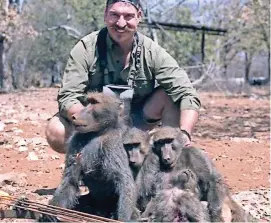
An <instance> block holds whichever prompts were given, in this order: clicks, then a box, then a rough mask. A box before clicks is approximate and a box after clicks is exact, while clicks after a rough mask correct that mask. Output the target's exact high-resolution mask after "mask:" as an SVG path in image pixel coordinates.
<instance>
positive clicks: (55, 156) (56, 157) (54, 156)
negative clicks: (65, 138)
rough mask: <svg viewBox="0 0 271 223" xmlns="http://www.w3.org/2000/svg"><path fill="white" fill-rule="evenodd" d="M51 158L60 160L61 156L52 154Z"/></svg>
mask: <svg viewBox="0 0 271 223" xmlns="http://www.w3.org/2000/svg"><path fill="white" fill-rule="evenodd" d="M51 159H52V160H59V159H60V157H59V156H58V155H52V156H51Z"/></svg>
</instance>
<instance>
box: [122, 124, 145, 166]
mask: <svg viewBox="0 0 271 223" xmlns="http://www.w3.org/2000/svg"><path fill="white" fill-rule="evenodd" d="M123 145H124V148H125V150H126V152H127V154H128V158H129V163H130V166H131V167H133V168H140V167H141V166H142V164H143V162H144V160H145V158H146V155H147V154H148V152H149V137H148V134H147V133H146V132H144V131H142V130H140V129H137V128H131V129H129V130H128V131H127V132H126V133H125V134H124V136H123Z"/></svg>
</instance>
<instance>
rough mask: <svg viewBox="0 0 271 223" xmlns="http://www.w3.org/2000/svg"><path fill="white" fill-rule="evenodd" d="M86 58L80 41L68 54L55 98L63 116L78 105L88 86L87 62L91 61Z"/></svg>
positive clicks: (85, 50) (84, 49) (86, 54)
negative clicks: (60, 84) (73, 106)
mask: <svg viewBox="0 0 271 223" xmlns="http://www.w3.org/2000/svg"><path fill="white" fill-rule="evenodd" d="M88 56H89V55H88V53H87V49H86V47H85V45H84V43H83V41H82V40H81V41H79V42H78V43H77V44H76V45H75V46H74V48H73V49H72V50H71V52H70V56H69V59H68V62H67V65H66V67H65V70H64V74H63V80H62V86H61V88H60V89H59V92H58V96H57V101H58V105H59V111H60V113H61V114H62V115H64V116H66V115H67V110H68V109H69V108H70V107H71V106H72V105H74V104H77V103H80V98H83V97H84V94H85V90H86V87H87V85H88V70H89V65H88V64H89V62H88V61H89V60H90V59H91V58H88ZM92 59H93V58H92Z"/></svg>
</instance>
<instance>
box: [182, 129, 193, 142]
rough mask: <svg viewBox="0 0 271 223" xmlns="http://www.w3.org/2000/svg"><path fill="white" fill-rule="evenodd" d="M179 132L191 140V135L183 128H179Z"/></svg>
mask: <svg viewBox="0 0 271 223" xmlns="http://www.w3.org/2000/svg"><path fill="white" fill-rule="evenodd" d="M181 132H182V133H184V134H185V135H187V137H188V139H189V140H190V142H191V135H190V134H189V133H188V132H187V131H186V130H184V129H181Z"/></svg>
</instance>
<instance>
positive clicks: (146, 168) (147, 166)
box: [136, 127, 183, 212]
mask: <svg viewBox="0 0 271 223" xmlns="http://www.w3.org/2000/svg"><path fill="white" fill-rule="evenodd" d="M158 129H159V130H154V131H152V132H150V135H151V141H152V143H151V145H150V148H151V149H150V151H149V153H148V155H147V157H146V159H145V160H144V162H143V164H142V167H141V169H140V170H139V172H138V176H137V178H136V185H137V191H138V193H137V207H138V209H139V210H140V211H141V212H144V210H145V209H146V206H147V204H148V203H149V202H150V200H151V198H153V197H154V196H155V195H156V191H157V190H160V189H161V188H162V187H163V182H161V179H165V178H166V176H167V175H169V173H170V172H171V170H172V169H171V168H168V167H167V166H164V165H163V162H162V161H161V160H160V159H161V156H160V155H159V153H158V148H157V147H158V144H164V143H167V141H168V139H167V138H166V139H165V140H166V141H164V139H163V138H162V137H160V138H159V139H158V136H159V133H162V132H161V131H163V130H164V129H167V127H163V128H158ZM177 136H178V134H177V133H176V131H172V135H171V137H173V138H176V137H177ZM171 142H172V140H171V139H170V141H169V143H171ZM176 143H178V145H176V146H178V148H181V147H182V145H183V141H182V138H181V137H179V140H178V141H176ZM154 144H155V145H154ZM156 148H157V150H156ZM174 155H175V157H176V156H177V154H175V153H172V157H173V156H174Z"/></svg>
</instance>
